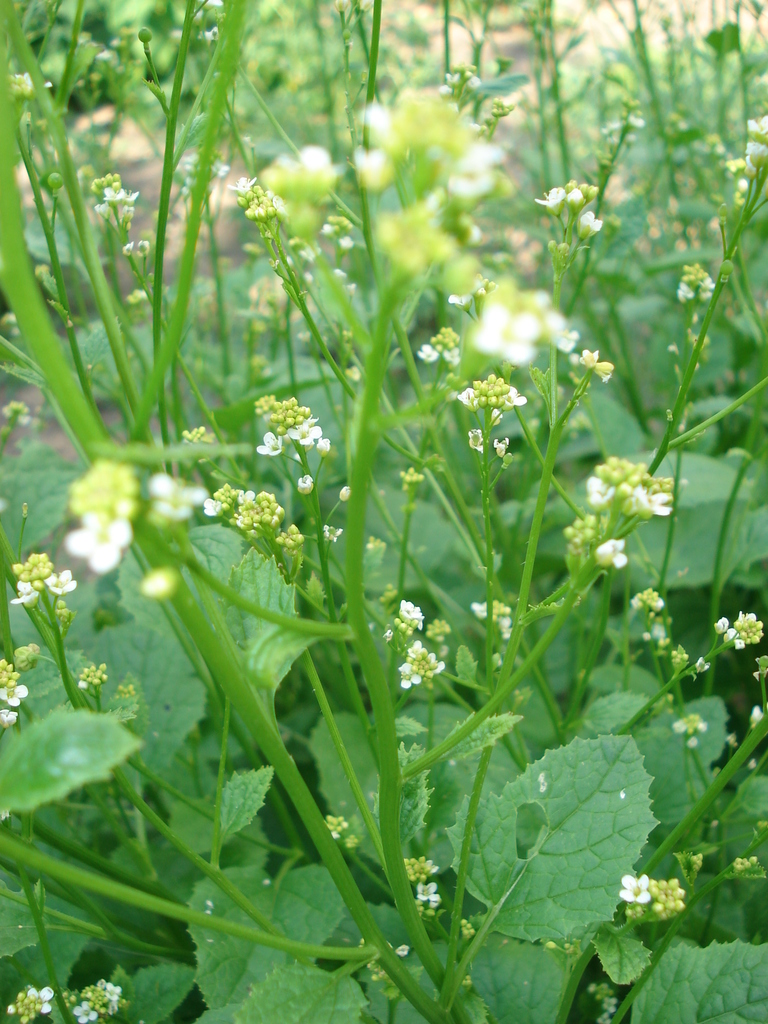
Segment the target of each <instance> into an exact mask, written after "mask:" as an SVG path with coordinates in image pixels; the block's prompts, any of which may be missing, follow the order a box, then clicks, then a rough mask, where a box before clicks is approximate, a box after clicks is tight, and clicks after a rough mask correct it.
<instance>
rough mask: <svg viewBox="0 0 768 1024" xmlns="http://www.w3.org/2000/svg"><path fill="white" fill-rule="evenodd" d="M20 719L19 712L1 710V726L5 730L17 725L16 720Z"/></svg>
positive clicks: (6, 709)
mask: <svg viewBox="0 0 768 1024" xmlns="http://www.w3.org/2000/svg"><path fill="white" fill-rule="evenodd" d="M18 717H19V713H18V711H9V710H8V708H2V709H0V726H2V728H3V729H8V728H10V726H12V725H15V724H16V719H17V718H18Z"/></svg>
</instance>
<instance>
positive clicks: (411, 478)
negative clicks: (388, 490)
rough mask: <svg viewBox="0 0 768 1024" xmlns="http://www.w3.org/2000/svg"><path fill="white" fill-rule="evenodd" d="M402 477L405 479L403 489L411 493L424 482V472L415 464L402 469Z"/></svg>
mask: <svg viewBox="0 0 768 1024" xmlns="http://www.w3.org/2000/svg"><path fill="white" fill-rule="evenodd" d="M400 479H401V480H402V481H403V490H404V491H405V492H406V493H408V494H411V493H412V492H413V491H415V490H416V488H417V487H418V485H419V484H420V483H423V482H424V474H423V473H419V472H418V470H416V469H414V467H413V466H409V467H408V469H405V470H401V471H400Z"/></svg>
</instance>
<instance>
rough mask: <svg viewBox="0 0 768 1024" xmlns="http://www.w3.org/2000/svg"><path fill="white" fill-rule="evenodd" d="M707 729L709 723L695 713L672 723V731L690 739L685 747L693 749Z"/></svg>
mask: <svg viewBox="0 0 768 1024" xmlns="http://www.w3.org/2000/svg"><path fill="white" fill-rule="evenodd" d="M686 660H687V659H686ZM672 663H673V665H674V653H673V655H672ZM707 728H708V726H707V723H706V722H705V721H704V719H703V718H702V717H701V715H697V714H695V713H694V714H690V715H685V716H684V717H683V718H678V719H677V721H675V722H673V723H672V731H673V732H675V733H677V735H678V736H687V737H688V739H687V740H686V741H685V745H686V746H687V747H690V748H691V749H693V748H694V747H698V745H699V739H698V735H697V734H700V733H705V732H706V731H707Z"/></svg>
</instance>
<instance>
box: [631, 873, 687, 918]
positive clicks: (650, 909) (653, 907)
mask: <svg viewBox="0 0 768 1024" xmlns="http://www.w3.org/2000/svg"><path fill="white" fill-rule="evenodd" d="M647 891H648V893H649V895H650V900H649V901H648V902H647V903H645V902H640V901H636V902H634V903H630V904H629V905H628V906H627V908H626V914H627V919H628V920H637V919H639V918H643V917H650V916H651V915H653V917H654V919H655V920H657V921H668V920H669V919H670V918H672V917H675V916H676V915H677V914H679V913H680V912H681V911H683V910H685V889H683V887H682V886H681V885H680V882H679V881H678V880H677V879H676V878H669V879H660V880H659V881H656V879H655V878H651V879H650V881H649V883H648V890H647Z"/></svg>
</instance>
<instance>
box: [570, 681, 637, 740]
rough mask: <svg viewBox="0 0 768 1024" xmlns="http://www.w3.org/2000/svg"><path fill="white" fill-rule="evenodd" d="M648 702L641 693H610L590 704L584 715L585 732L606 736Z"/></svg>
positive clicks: (590, 734)
mask: <svg viewBox="0 0 768 1024" xmlns="http://www.w3.org/2000/svg"><path fill="white" fill-rule="evenodd" d="M645 703H646V700H645V697H643V696H641V695H640V694H639V693H629V692H622V693H609V694H608V696H606V697H598V698H597V700H596V701H594V703H593V704H590V706H589V708H588V709H587V713H586V714H585V715H584V732H585V733H586V734H587V735H588V736H604V735H606V734H608V733H614V732H616V731H617V730H619V729H620V728H621V727H622V725H624V723H625V722H628V721H629V719H630V718H632V716H633V715H636V714H637V712H638V711H639V710H640V708H641V707H643V705H644V704H645Z"/></svg>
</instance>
